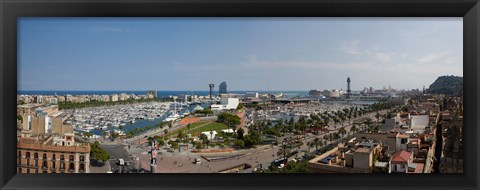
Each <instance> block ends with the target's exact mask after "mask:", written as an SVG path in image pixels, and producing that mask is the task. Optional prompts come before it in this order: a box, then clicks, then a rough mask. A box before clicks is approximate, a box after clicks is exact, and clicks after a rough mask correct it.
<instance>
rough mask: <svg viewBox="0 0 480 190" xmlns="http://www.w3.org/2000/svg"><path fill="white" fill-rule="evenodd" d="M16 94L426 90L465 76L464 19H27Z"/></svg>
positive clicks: (23, 23) (21, 22)
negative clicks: (224, 88) (212, 87)
mask: <svg viewBox="0 0 480 190" xmlns="http://www.w3.org/2000/svg"><path fill="white" fill-rule="evenodd" d="M18 29H19V30H18V31H19V38H18V39H19V41H18V44H19V46H18V53H19V54H18V56H19V57H18V58H19V59H18V60H19V64H18V89H19V90H147V89H157V90H208V84H209V83H211V82H213V83H215V84H216V86H218V85H219V84H220V82H222V81H227V85H228V90H310V89H346V78H347V77H348V76H350V78H351V80H352V82H351V86H352V89H353V90H361V89H363V88H364V87H370V86H372V87H373V88H376V89H378V88H383V86H386V87H388V86H391V87H392V88H397V89H412V88H419V89H421V88H422V87H423V85H425V86H426V87H428V85H430V84H431V83H433V81H434V80H435V79H436V78H437V77H438V76H441V75H456V76H463V42H462V40H463V21H462V18H461V17H459V18H409V19H405V18H402V19H398V18H101V19H100V18H21V19H19V28H18Z"/></svg>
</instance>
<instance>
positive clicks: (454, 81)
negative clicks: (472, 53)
mask: <svg viewBox="0 0 480 190" xmlns="http://www.w3.org/2000/svg"><path fill="white" fill-rule="evenodd" d="M462 88H463V77H458V76H453V75H450V76H441V77H438V78H437V80H435V82H433V83H432V84H431V85H430V87H428V90H427V92H428V93H431V94H445V95H456V94H458V93H460V91H461V90H462Z"/></svg>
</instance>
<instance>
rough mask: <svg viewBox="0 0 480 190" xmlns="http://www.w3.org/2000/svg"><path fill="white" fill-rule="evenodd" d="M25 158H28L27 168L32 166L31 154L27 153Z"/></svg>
mask: <svg viewBox="0 0 480 190" xmlns="http://www.w3.org/2000/svg"><path fill="white" fill-rule="evenodd" d="M25 157H26V158H27V166H30V152H27V154H26V155H25Z"/></svg>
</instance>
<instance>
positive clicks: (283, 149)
mask: <svg viewBox="0 0 480 190" xmlns="http://www.w3.org/2000/svg"><path fill="white" fill-rule="evenodd" d="M289 154H290V146H288V144H286V143H284V144H282V145H280V149H279V150H278V152H277V155H283V158H287V156H288V155H289Z"/></svg>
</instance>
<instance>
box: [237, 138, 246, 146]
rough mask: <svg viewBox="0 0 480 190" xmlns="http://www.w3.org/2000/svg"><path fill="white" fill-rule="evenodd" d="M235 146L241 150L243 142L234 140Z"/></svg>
mask: <svg viewBox="0 0 480 190" xmlns="http://www.w3.org/2000/svg"><path fill="white" fill-rule="evenodd" d="M235 145H236V146H238V147H240V148H243V147H245V142H244V141H243V140H241V139H237V140H235Z"/></svg>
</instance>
